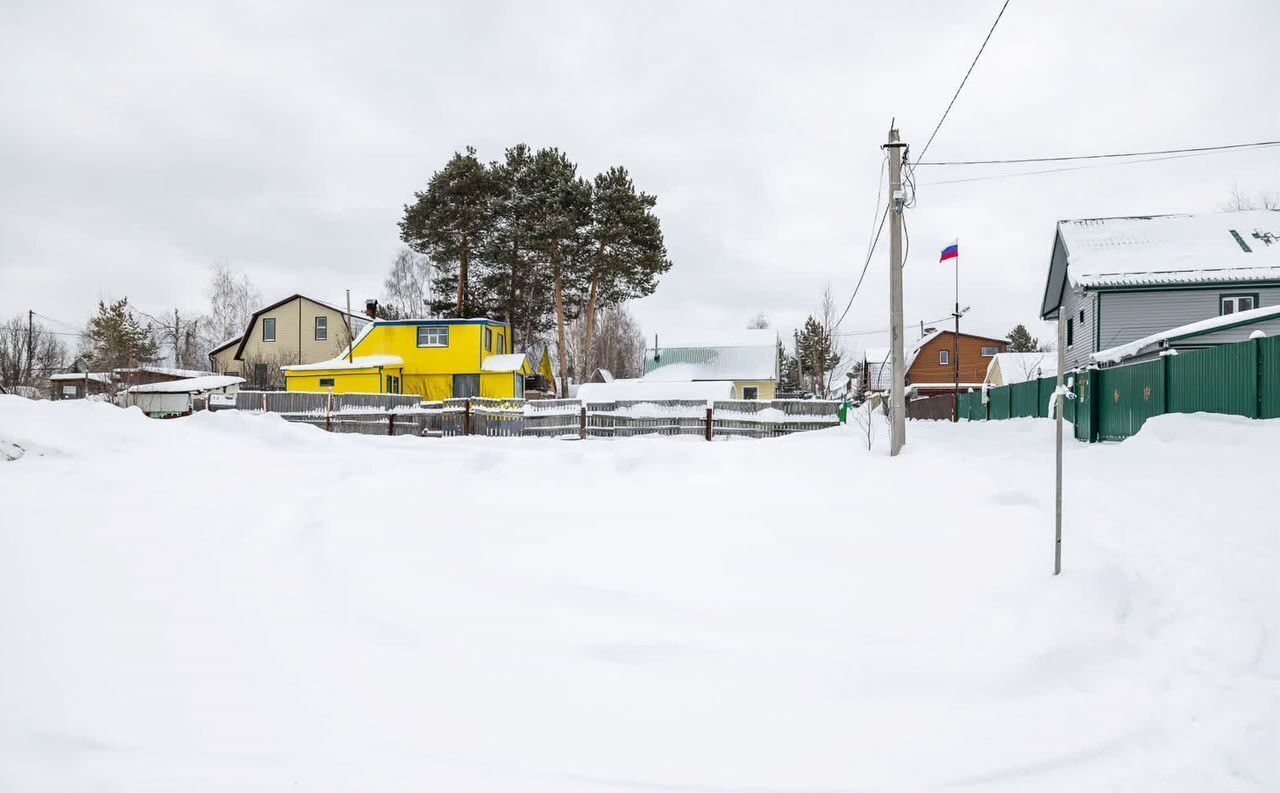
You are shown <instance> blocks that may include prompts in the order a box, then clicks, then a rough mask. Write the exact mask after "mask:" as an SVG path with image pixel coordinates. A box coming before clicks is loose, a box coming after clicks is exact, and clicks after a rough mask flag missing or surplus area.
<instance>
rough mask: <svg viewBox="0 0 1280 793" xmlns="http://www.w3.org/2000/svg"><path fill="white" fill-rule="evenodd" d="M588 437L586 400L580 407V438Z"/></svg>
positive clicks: (583, 439) (581, 439)
mask: <svg viewBox="0 0 1280 793" xmlns="http://www.w3.org/2000/svg"><path fill="white" fill-rule="evenodd" d="M586 439H587V405H586V403H585V402H584V403H583V404H582V405H581V406H579V407H578V440H580V441H585V440H586Z"/></svg>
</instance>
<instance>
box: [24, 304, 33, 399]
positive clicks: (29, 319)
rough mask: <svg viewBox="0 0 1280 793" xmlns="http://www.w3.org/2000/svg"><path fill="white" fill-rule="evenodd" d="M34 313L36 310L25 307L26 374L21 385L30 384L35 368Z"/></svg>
mask: <svg viewBox="0 0 1280 793" xmlns="http://www.w3.org/2000/svg"><path fill="white" fill-rule="evenodd" d="M35 315H36V312H35V311H34V310H33V309H30V308H29V309H27V376H26V377H25V378H24V380H25V382H24V383H23V385H31V380H32V376H33V375H34V374H35V370H36V364H35V361H34V360H33V359H34V358H35V350H36V337H35Z"/></svg>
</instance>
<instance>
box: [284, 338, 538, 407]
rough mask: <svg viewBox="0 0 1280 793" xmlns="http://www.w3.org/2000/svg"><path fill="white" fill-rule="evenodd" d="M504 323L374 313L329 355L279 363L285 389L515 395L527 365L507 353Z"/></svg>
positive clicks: (430, 397) (432, 397)
mask: <svg viewBox="0 0 1280 793" xmlns="http://www.w3.org/2000/svg"><path fill="white" fill-rule="evenodd" d="M510 342H511V329H510V327H509V326H508V325H507V323H505V322H497V321H495V320H491V319H396V320H376V321H374V322H373V323H372V324H370V325H369V326H368V327H366V328H365V329H364V330H363V331H362V332H361V333H360V334H359V335H358V336H357V337H356V340H355V342H354V344H352V347H351V349H350V350H349V359H348V356H346V355H344V356H341V357H339V358H336V359H334V360H332V361H323V362H320V363H315V364H308V365H302V366H284V367H281V368H282V370H283V371H284V375H285V387H286V389H287V390H289V391H327V390H329V389H333V391H334V392H335V393H357V392H362V393H383V394H385V393H403V394H417V395H418V396H420V397H422V399H424V400H426V401H431V402H435V401H440V400H444V399H450V398H460V397H492V398H495V399H512V398H522V397H523V396H524V378H525V376H526V375H528V374H531V373H532V371H533V369H532V367H531V366H530V364H529V360H528V357H527V356H526V355H525V354H524V353H511V352H510V349H511V344H510Z"/></svg>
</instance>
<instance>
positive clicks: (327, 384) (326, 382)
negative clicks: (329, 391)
mask: <svg viewBox="0 0 1280 793" xmlns="http://www.w3.org/2000/svg"><path fill="white" fill-rule="evenodd" d="M320 387H321V388H333V378H332V377H321V378H320Z"/></svg>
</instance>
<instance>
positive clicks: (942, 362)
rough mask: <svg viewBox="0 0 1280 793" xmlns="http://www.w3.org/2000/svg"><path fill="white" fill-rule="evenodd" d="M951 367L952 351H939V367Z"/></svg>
mask: <svg viewBox="0 0 1280 793" xmlns="http://www.w3.org/2000/svg"><path fill="white" fill-rule="evenodd" d="M950 365H951V350H938V366H950Z"/></svg>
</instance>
